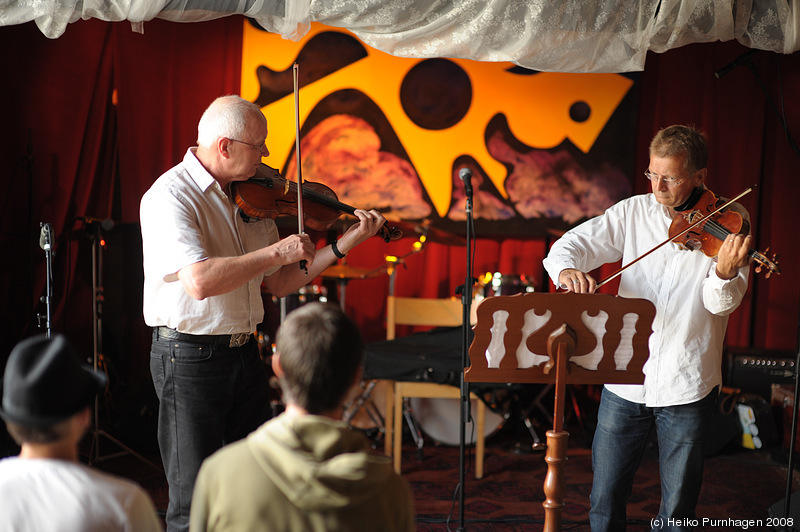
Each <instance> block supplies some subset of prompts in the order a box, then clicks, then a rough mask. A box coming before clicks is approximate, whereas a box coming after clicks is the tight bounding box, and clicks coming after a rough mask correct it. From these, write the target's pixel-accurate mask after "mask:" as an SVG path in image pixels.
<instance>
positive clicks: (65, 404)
mask: <svg viewBox="0 0 800 532" xmlns="http://www.w3.org/2000/svg"><path fill="white" fill-rule="evenodd" d="M106 380H107V379H106V376H105V374H104V373H100V372H96V371H93V370H92V369H91V368H90V367H89V366H87V365H83V364H81V362H80V359H79V358H78V355H77V353H76V352H75V350H74V349H73V347H72V346H71V345H70V343H69V342H68V341H67V339H66V337H64V336H63V335H56V336H53V337H52V338H49V337H47V336H45V335H39V336H34V337H31V338H27V339H25V340H23V341H21V342H19V343H18V344H17V345H16V346H15V347H14V349H13V350H12V351H11V355H10V356H9V358H8V362H7V363H6V368H5V373H4V375H3V400H2V403H0V404H1V407H0V417H2V418H3V419H4V420H5V421H6V426H7V427H8V432H9V434H11V435H12V436H13V437H14V439H15V440H16V441H17V443H19V444H22V443H23V442H30V443H48V442H50V441H54V440H55V439H58V438H59V437H60V434H61V432H62V430H61V428H60V427H61V426H62V424H63V422H64V421H66V420H67V419H69V418H70V417H72V416H74V415H75V414H77V413H79V412H81V411H82V410H83V409H85V408H87V407H88V406H89V405H90V404H91V402H92V400H93V399H94V398H95V396H96V395H97V394H98V392H100V391H101V390H102V389H103V388H105V386H106Z"/></svg>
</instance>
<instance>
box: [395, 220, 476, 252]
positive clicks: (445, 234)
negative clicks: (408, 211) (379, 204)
mask: <svg viewBox="0 0 800 532" xmlns="http://www.w3.org/2000/svg"><path fill="white" fill-rule="evenodd" d="M387 223H388V224H389V226H390V227H396V228H398V229H400V230H401V231H403V236H423V235H424V236H425V239H426V240H427V241H428V242H437V243H439V244H448V245H451V246H466V245H467V239H466V238H464V237H462V236H459V235H455V234H453V233H450V232H449V231H444V230H442V229H437V228H436V227H431V225H430V220H423V221H421V222H407V221H405V220H400V221H397V222H394V221H388V222H387Z"/></svg>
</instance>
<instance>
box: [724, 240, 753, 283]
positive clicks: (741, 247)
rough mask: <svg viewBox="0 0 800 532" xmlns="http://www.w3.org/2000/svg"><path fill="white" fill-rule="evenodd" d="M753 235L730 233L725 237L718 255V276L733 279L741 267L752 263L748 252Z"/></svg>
mask: <svg viewBox="0 0 800 532" xmlns="http://www.w3.org/2000/svg"><path fill="white" fill-rule="evenodd" d="M752 242H753V237H752V236H750V235H747V236H745V235H740V234H730V235H728V236H727V237H725V240H723V242H722V245H721V246H720V247H719V254H718V255H717V277H719V278H720V279H733V278H734V277H736V276H737V275H738V273H739V269H740V268H743V267H745V266H747V265H748V264H749V263H750V257H749V255H748V252H749V251H750V245H751V243H752Z"/></svg>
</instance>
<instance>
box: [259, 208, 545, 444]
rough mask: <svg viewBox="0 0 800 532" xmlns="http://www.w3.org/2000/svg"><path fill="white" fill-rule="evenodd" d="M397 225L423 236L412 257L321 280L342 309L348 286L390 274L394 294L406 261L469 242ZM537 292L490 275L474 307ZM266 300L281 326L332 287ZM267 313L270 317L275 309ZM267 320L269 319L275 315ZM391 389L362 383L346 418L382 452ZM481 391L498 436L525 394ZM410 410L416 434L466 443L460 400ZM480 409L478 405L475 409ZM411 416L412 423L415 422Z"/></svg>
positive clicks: (265, 338)
mask: <svg viewBox="0 0 800 532" xmlns="http://www.w3.org/2000/svg"><path fill="white" fill-rule="evenodd" d="M392 225H393V226H396V227H397V228H399V229H400V230H402V231H403V234H404V236H406V237H408V236H415V237H417V241H416V242H414V244H413V245H412V250H411V251H410V252H409V253H407V254H406V255H404V256H402V257H391V256H390V257H387V258H386V264H384V265H381V266H379V267H377V268H363V267H358V266H351V265H349V264H346V263H340V264H334V265H332V266H330V267H329V268H327V269H326V270H324V271H323V272H322V274H321V275H320V277H321V278H322V279H323V280H328V281H334V282H336V284H337V285H338V298H337V299H338V302H339V304H340V306H341V308H342V310H344V309H345V301H346V292H347V285H348V283H350V282H351V281H357V280H363V279H370V278H374V277H378V276H381V275H384V274H387V275H389V277H390V292H392V293H393V292H394V276H395V273H396V265H397V264H398V263H400V262H402V261H403V260H404V259H405V258H406V257H408V256H410V255H412V254H415V253H419V252H420V251H422V249H423V248H424V245H425V243H427V242H436V243H441V244H447V245H456V246H464V245H466V239H464V238H463V237H460V236H458V235H455V234H452V233H450V232H447V231H444V230H442V229H438V228H435V227H432V226H431V224H430V221H428V220H424V221H422V222H406V221H401V222H392ZM533 291H534V284H533V282H532V279H531V278H530V277H528V276H526V275H521V274H505V273H500V272H487V273H485V274H484V275H482V276H481V277H480V278H479V279H478V282H477V283H476V285H475V287H474V288H473V305H477V303H479V302H480V301H482V300H483V299H485V298H488V297H494V296H500V295H514V294H521V293H526V292H533ZM266 295H267V296H269V297H271V303H272V304H273V308H275V307H277V308H279V312H280V319H279V321H277V324H279V323H280V322H282V321H283V319H284V318H285V317H286V314H288V313H289V312H291V311H293V310H295V309H297V308H299V307H301V306H303V305H305V304H308V303H311V302H315V301H320V302H327V301H329V297H328V288H327V287H325V286H324V285H318V284H309V285H307V286H305V287H303V288H301V289H300V290H298V291H297V292H296V293H294V294H290V295H287V296H286V297H283V298H276V297H274V296H270V295H269V294H266ZM265 302H266V301H265ZM267 314H270V311H269V310H268V311H267ZM265 319H269V316H267V317H266V318H265ZM265 323H266V322H265ZM274 329H275V330H277V325H275V326H274ZM259 337H260V342H262V343H263V344H264V345H263V348H264V349H263V350H265V351H268V352H270V353H271V351H269V349H270V347H271V346H270V345H269V341H270V339H271V335H269V334H267V335H264V334H261V335H259ZM387 385H388V382H387V381H386V380H384V379H379V378H365V380H364V381H362V383H361V388H360V390H358V392H357V393H355V394H354V397H352V398H351V400H350V401H348V402H347V404H346V405H345V410H344V416H343V419H344V420H345V421H346V422H347V423H349V424H350V426H351V427H353V428H355V429H358V430H361V431H363V432H365V433H366V434H367V435H369V436H371V437H372V438H373V447H374V448H377V447H378V443H379V440H380V439H381V438H382V437H383V436H384V432H383V427H384V414H385V412H386V405H385V404H384V403H385V397H386V393H385V387H386V386H387ZM517 386H518V385H517ZM475 391H476V392H477V395H478V396H479V397H480V398H481V399H483V400H484V402H485V403H486V404H487V406H488V407H489V408H488V409H487V412H486V420H485V429H484V436H486V437H488V436H490V435H492V434H494V433H496V432H498V431H499V430H500V429H501V428H502V427H503V426H504V424H505V423H506V422H507V421H509V419H510V418H512V417H514V416H515V415H516V414H515V410H519V408H518V405H517V404H516V402H517V401H518V397H519V395H520V394H519V393H517V392H515V391H514V390H512V388H511V387H504V386H502V385H498V386H494V387H491V388H488V389H485V390H475ZM537 401H538V399H537ZM472 402H473V403H474V402H475V400H474V399H473V400H472ZM406 406H407V410H408V412H407V414H408V415H407V416H406V419H407V420H408V421H409V426H410V428H411V429H412V430H413V431H416V432H419V431H420V430H421V431H422V432H423V433H424V434H426V435H427V436H428V437H430V438H431V439H432V440H434V441H435V442H436V443H438V444H442V445H453V446H455V445H458V444H459V443H460V442H459V437H460V430H459V429H460V427H459V400H458V399H442V398H438V399H426V398H410V399H408V404H407V405H406ZM474 407H475V405H473V408H474ZM531 410H532V408H527V409H525V412H526V413H529V412H530V411H531ZM409 416H410V417H411V419H409ZM524 421H525V425H526V426H527V428H528V431H529V433H530V436H531V438H532V440H533V448H534V449H537V448H539V447H542V448H543V443H542V440H541V439H540V438H539V436H538V434H537V433H536V431H535V429H534V427H533V424H532V423H531V422H530V416H526V417H524ZM421 436H422V435H421V434H417V435H415V439H416V437H419V438H421ZM474 439H475V435H474V434H467V444H468V445H472V444H474ZM419 447H421V445H420V446H419Z"/></svg>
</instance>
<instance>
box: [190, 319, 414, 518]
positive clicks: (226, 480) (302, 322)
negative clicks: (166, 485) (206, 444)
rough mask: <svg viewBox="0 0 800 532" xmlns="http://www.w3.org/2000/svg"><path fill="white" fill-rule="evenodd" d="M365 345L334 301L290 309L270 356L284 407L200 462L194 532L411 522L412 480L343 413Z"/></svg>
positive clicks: (193, 507)
mask: <svg viewBox="0 0 800 532" xmlns="http://www.w3.org/2000/svg"><path fill="white" fill-rule="evenodd" d="M363 350H364V344H363V340H362V338H361V334H360V332H359V330H358V327H357V326H356V325H355V324H354V323H353V321H352V320H350V318H348V317H347V316H346V315H345V314H344V313H343V312H342V311H341V310H340V309H339V308H338V307H337V306H334V305H330V304H324V303H312V304H308V305H305V306H303V307H300V308H299V309H297V310H294V311H292V312H291V313H290V314H289V315H288V316H287V318H286V320H285V321H284V322H283V323H282V324H281V326H280V328H279V330H278V334H277V353H276V354H275V355H274V356H273V359H272V366H273V369H274V371H275V374H276V375H277V376H278V379H279V380H280V383H281V388H282V390H283V400H284V403H285V405H286V409H285V411H284V412H283V413H282V414H281V415H280V416H278V417H276V418H273V419H272V420H270V421H267V422H266V423H264V424H263V425H262V426H261V427H259V428H258V429H257V430H255V431H254V432H253V433H251V434H250V435H249V436H248V437H247V438H246V439H244V440H240V441H239V442H236V443H233V444H230V445H228V446H226V447H223V448H222V449H220V450H219V451H217V452H216V453H214V454H213V455H211V456H210V457H208V458H207V459H206V460H205V461H204V462H203V465H202V466H201V467H200V472H199V474H198V477H197V482H196V484H195V489H194V495H193V497H192V504H191V519H190V530H191V531H192V532H201V531H214V532H218V531H223V530H229V531H240V530H248V531H262V530H263V531H266V530H281V531H303V532H313V531H336V530H348V531H357V530H364V531H373V530H381V531H388V532H392V531H412V530H414V509H413V499H412V496H411V490H410V489H409V487H408V485H407V484H406V482H405V480H403V478H402V477H400V475H398V474H397V473H395V472H394V470H393V468H392V463H391V460H390V459H389V458H388V457H386V456H382V455H378V454H376V453H375V452H374V451H373V450H372V449H371V448H370V446H369V442H368V440H367V438H366V437H365V436H364V435H363V434H362V433H360V432H357V431H353V430H351V429H350V427H349V426H348V425H347V424H346V423H344V422H343V421H342V420H341V416H342V411H343V405H344V403H345V402H346V401H347V399H348V398H349V396H350V394H351V393H352V390H353V388H354V387H355V386H357V384H358V383H359V381H360V380H361V372H362V364H363Z"/></svg>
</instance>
